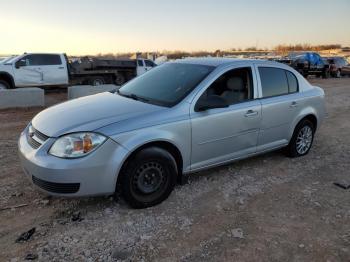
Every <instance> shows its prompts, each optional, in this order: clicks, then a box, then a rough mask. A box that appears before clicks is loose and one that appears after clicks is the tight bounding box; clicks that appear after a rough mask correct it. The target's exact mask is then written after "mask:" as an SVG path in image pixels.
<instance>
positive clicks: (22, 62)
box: [15, 60, 26, 69]
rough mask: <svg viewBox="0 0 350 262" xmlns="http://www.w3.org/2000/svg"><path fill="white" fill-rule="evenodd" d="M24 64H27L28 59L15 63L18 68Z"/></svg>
mask: <svg viewBox="0 0 350 262" xmlns="http://www.w3.org/2000/svg"><path fill="white" fill-rule="evenodd" d="M22 66H26V61H25V60H18V61H17V62H16V63H15V67H16V68H17V69H18V68H20V67H22Z"/></svg>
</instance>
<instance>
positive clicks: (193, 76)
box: [118, 63, 214, 107]
mask: <svg viewBox="0 0 350 262" xmlns="http://www.w3.org/2000/svg"><path fill="white" fill-rule="evenodd" d="M213 69H214V67H212V66H204V65H194V64H182V63H166V64H163V65H161V66H158V67H155V68H153V69H152V70H151V71H149V72H147V73H146V74H144V75H142V76H140V77H137V78H135V79H133V80H132V81H130V82H128V83H126V84H125V85H124V86H122V87H121V88H120V89H119V92H118V93H119V94H120V95H123V96H128V97H130V98H132V99H136V100H140V101H143V102H148V103H153V104H157V105H161V106H167V107H171V106H174V105H176V104H177V103H179V102H180V101H181V100H182V99H184V98H185V96H186V95H188V94H189V93H190V92H191V91H192V90H193V89H194V88H195V87H196V86H197V85H198V84H199V83H200V82H201V81H202V80H203V79H204V78H205V77H206V76H207V75H208V74H209V73H210V72H211V71H213Z"/></svg>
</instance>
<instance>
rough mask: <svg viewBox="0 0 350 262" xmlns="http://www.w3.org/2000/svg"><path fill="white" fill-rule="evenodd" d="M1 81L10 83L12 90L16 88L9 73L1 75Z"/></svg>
mask: <svg viewBox="0 0 350 262" xmlns="http://www.w3.org/2000/svg"><path fill="white" fill-rule="evenodd" d="M0 80H3V81H6V82H7V83H9V85H10V87H11V88H14V86H15V84H14V82H13V78H12V76H11V75H9V74H7V73H0Z"/></svg>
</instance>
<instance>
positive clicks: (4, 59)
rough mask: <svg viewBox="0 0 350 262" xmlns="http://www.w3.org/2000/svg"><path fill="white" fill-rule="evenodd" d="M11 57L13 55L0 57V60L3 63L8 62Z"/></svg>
mask: <svg viewBox="0 0 350 262" xmlns="http://www.w3.org/2000/svg"><path fill="white" fill-rule="evenodd" d="M12 58H13V56H6V57H0V62H1V63H5V62H8V61H9V60H10V59H12Z"/></svg>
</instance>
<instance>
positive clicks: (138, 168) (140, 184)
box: [120, 147, 178, 208]
mask: <svg viewBox="0 0 350 262" xmlns="http://www.w3.org/2000/svg"><path fill="white" fill-rule="evenodd" d="M177 173H178V171H177V166H176V162H175V159H174V157H173V156H172V155H171V154H170V153H169V152H167V151H166V150H164V149H161V148H158V147H150V148H146V149H143V150H141V151H140V152H138V153H137V154H136V155H135V156H133V157H132V158H131V159H130V160H128V162H127V163H126V166H125V168H123V170H122V173H121V174H120V175H121V177H120V179H121V181H120V183H121V184H120V186H121V193H122V196H123V197H124V199H125V200H126V202H128V204H129V205H130V206H132V207H133V208H146V207H150V206H154V205H157V204H159V203H160V202H162V201H163V200H165V199H166V198H167V197H168V196H169V195H170V193H171V191H172V190H173V188H174V186H175V183H176V178H177Z"/></svg>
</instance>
